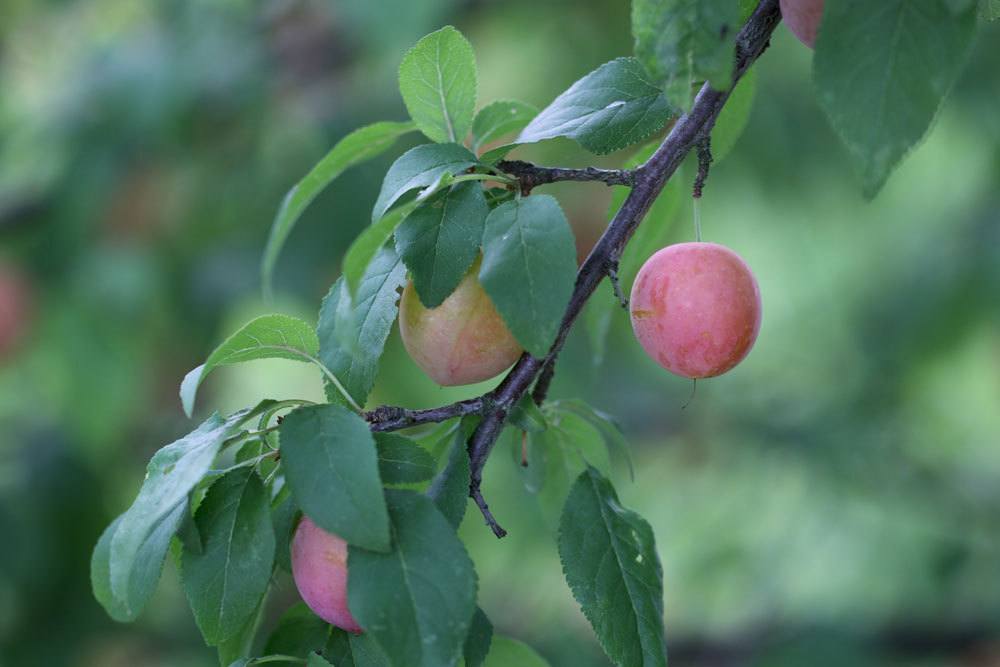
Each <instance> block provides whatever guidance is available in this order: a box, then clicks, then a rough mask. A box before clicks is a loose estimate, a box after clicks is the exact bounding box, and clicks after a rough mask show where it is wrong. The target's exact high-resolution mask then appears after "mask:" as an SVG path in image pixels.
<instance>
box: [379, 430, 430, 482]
mask: <svg viewBox="0 0 1000 667" xmlns="http://www.w3.org/2000/svg"><path fill="white" fill-rule="evenodd" d="M375 445H376V446H377V447H378V470H379V475H380V476H381V477H382V482H383V483H384V484H413V483H416V482H426V481H427V480H429V479H430V478H431V477H433V476H434V459H433V458H431V455H430V454H429V453H427V450H426V449H424V448H423V447H421V446H420V445H418V444H417V443H415V442H413V441H412V440H410V439H409V438H406V437H404V436H401V435H397V434H395V433H376V434H375Z"/></svg>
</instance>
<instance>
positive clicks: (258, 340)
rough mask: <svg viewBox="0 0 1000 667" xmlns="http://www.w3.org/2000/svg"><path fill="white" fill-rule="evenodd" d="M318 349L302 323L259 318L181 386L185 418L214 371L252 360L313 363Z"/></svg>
mask: <svg viewBox="0 0 1000 667" xmlns="http://www.w3.org/2000/svg"><path fill="white" fill-rule="evenodd" d="M318 349H319V341H317V339H316V332H315V331H313V328H312V327H311V326H309V325H308V324H306V323H305V322H303V321H302V320H300V319H298V318H295V317H289V316H288V315H277V314H275V315H262V316H261V317H258V318H256V319H254V320H251V321H250V322H247V323H246V324H244V325H243V327H242V328H241V329H240V330H239V331H237V332H236V333H234V334H233V335H232V336H230V337H229V338H227V339H226V340H225V341H223V343H222V344H221V345H219V347H217V348H215V350H213V351H212V353H211V354H210V355H208V359H206V360H205V363H204V364H202V365H201V366H198V367H197V368H195V369H194V370H193V371H191V372H190V373H188V374H187V375H186V376H185V377H184V381H183V382H181V403H182V404H183V405H184V412H185V414H187V416H188V417H190V416H191V413H192V412H193V410H194V399H195V394H197V392H198V386H199V385H201V382H202V380H204V379H205V376H206V375H208V374H209V373H210V372H211V371H212V370H213V369H215V368H216V367H218V366H225V365H227V364H237V363H240V362H243V361H252V360H254V359H292V360H294V361H310V362H315V359H314V357H315V356H316V352H317V350H318Z"/></svg>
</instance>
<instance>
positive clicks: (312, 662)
mask: <svg viewBox="0 0 1000 667" xmlns="http://www.w3.org/2000/svg"><path fill="white" fill-rule="evenodd" d="M306 667H334V666H333V665H331V664H330V663H329V662H327V660H326V658H324V657H323V656H321V655H320V654H319V653H313V654H311V655H310V656H309V658H308V659H307V660H306Z"/></svg>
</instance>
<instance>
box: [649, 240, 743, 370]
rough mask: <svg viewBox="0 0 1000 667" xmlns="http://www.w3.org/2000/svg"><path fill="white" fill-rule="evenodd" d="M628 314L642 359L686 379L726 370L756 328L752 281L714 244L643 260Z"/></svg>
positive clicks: (672, 249) (737, 260)
mask: <svg viewBox="0 0 1000 667" xmlns="http://www.w3.org/2000/svg"><path fill="white" fill-rule="evenodd" d="M630 309H631V314H632V330H633V331H634V332H635V336H636V338H638V339H639V344H640V345H642V348H643V349H644V350H645V351H646V354H648V355H649V356H650V357H652V358H653V359H654V360H656V362H657V363H659V364H660V365H661V366H663V367H664V368H666V369H667V370H668V371H670V372H671V373H674V374H676V375H680V376H682V377H686V378H707V377H713V376H716V375H721V374H723V373H725V372H726V371H728V370H730V369H731V368H733V367H734V366H735V365H736V364H738V363H740V361H742V360H743V358H744V357H746V356H747V353H748V352H750V348H751V347H753V344H754V341H755V340H757V333H758V332H759V331H760V313H761V304H760V290H759V289H758V287H757V280H756V279H755V278H754V276H753V273H751V271H750V267H748V266H747V264H746V262H744V261H743V260H742V259H741V258H740V256H739V255H737V254H736V253H735V252H733V251H732V250H730V249H729V248H726V247H725V246H721V245H718V244H716V243H679V244H677V245H672V246H667V247H666V248H663V249H662V250H660V251H658V252H657V253H656V254H654V255H653V256H652V257H650V258H649V259H648V260H646V263H645V264H643V266H642V268H641V269H640V270H639V273H638V275H637V276H636V278H635V283H634V284H633V285H632V298H631V305H630Z"/></svg>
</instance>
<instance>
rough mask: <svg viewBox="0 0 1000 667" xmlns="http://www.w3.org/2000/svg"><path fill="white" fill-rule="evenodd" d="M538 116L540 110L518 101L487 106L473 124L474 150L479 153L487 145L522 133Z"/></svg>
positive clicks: (502, 101)
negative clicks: (516, 133)
mask: <svg viewBox="0 0 1000 667" xmlns="http://www.w3.org/2000/svg"><path fill="white" fill-rule="evenodd" d="M537 115H538V109H536V108H535V107H533V106H531V105H530V104H525V103H524V102H518V101H517V100H497V101H496V102H492V103H490V104H487V105H486V106H485V107H483V108H482V109H480V110H479V113H477V114H476V119H475V120H474V121H473V122H472V150H474V151H475V152H477V153H478V152H479V151H480V150H481V149H482V148H483V146H485V145H486V144H490V143H493V142H494V141H497V140H498V139H502V138H503V137H506V136H507V135H510V134H514V133H515V132H520V131H521V130H522V129H524V127H525V126H526V125H527V124H528V123H530V122H531V119H532V118H534V117H535V116H537Z"/></svg>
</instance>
